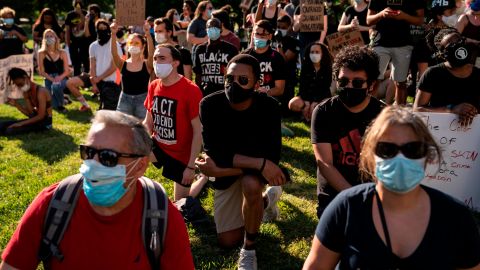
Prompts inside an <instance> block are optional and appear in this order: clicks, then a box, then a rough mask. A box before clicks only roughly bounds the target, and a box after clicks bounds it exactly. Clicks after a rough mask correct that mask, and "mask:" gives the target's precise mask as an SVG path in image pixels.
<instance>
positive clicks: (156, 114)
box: [152, 96, 177, 145]
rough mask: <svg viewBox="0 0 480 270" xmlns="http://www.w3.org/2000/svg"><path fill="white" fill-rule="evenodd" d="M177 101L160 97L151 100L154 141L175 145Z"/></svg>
mask: <svg viewBox="0 0 480 270" xmlns="http://www.w3.org/2000/svg"><path fill="white" fill-rule="evenodd" d="M176 114H177V100H175V99H169V98H166V97H162V96H155V97H154V98H153V106H152V117H153V129H154V131H155V139H156V140H157V141H158V142H160V143H164V144H168V145H172V144H176V143H177V125H176Z"/></svg>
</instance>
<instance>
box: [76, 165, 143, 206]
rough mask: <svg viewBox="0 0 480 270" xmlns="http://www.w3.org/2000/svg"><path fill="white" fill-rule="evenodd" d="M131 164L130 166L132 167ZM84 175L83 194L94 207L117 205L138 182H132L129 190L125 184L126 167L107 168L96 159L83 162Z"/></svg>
mask: <svg viewBox="0 0 480 270" xmlns="http://www.w3.org/2000/svg"><path fill="white" fill-rule="evenodd" d="M139 161H140V159H137V160H135V161H132V162H131V163H130V164H132V163H133V162H135V164H134V165H133V166H132V168H131V169H130V171H131V170H132V169H133V168H135V166H136V165H137V163H138V162H139ZM130 164H129V165H130ZM80 173H81V174H82V175H83V178H84V179H83V192H84V193H85V196H86V197H87V199H88V201H89V202H91V203H92V204H94V205H98V206H103V207H110V206H112V205H114V204H115V203H117V202H118V201H119V200H120V199H121V198H122V197H123V195H125V193H126V192H127V191H128V189H129V188H130V186H131V185H132V184H133V183H135V182H136V181H132V182H131V183H130V184H129V186H128V187H127V188H125V187H124V186H123V185H124V184H125V181H126V177H127V174H128V173H127V172H126V166H125V165H117V166H115V167H107V166H104V165H102V164H100V163H99V162H97V161H96V160H94V159H87V160H84V161H83V164H82V165H81V166H80Z"/></svg>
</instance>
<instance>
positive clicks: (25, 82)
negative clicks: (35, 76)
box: [0, 68, 52, 136]
mask: <svg viewBox="0 0 480 270" xmlns="http://www.w3.org/2000/svg"><path fill="white" fill-rule="evenodd" d="M8 80H9V81H10V83H13V84H14V85H15V86H16V87H18V89H20V90H21V91H22V92H23V98H24V100H25V104H24V105H22V104H20V103H18V102H17V101H16V100H15V99H8V101H7V102H8V104H9V105H12V106H14V107H15V108H17V109H18V110H19V111H20V112H21V113H23V114H24V115H26V116H27V117H28V119H23V120H16V121H15V120H14V121H2V122H0V135H6V136H8V135H16V134H20V133H26V132H34V131H43V130H49V129H51V128H52V97H51V96H50V93H49V92H48V90H47V89H46V88H44V87H41V86H40V85H38V84H36V83H34V82H32V81H31V80H30V77H29V76H28V74H27V72H26V71H25V70H23V69H20V68H12V69H10V70H9V71H8Z"/></svg>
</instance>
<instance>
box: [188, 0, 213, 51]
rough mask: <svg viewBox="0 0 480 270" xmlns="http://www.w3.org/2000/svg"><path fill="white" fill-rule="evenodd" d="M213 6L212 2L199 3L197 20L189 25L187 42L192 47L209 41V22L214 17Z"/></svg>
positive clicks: (196, 13)
mask: <svg viewBox="0 0 480 270" xmlns="http://www.w3.org/2000/svg"><path fill="white" fill-rule="evenodd" d="M212 12H213V6H212V3H210V1H202V2H200V3H198V6H197V9H196V10H195V18H194V19H193V20H192V22H191V23H190V24H189V25H188V28H187V41H188V43H190V44H191V45H199V44H202V43H205V42H207V41H208V36H207V21H208V19H210V18H211V17H212Z"/></svg>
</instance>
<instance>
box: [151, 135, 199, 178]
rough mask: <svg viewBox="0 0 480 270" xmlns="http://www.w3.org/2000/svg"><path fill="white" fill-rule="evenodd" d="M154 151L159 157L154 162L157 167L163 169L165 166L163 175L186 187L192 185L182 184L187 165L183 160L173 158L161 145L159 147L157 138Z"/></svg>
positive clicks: (156, 156)
mask: <svg viewBox="0 0 480 270" xmlns="http://www.w3.org/2000/svg"><path fill="white" fill-rule="evenodd" d="M152 152H153V154H154V155H155V158H156V159H157V161H156V162H152V164H153V166H155V167H156V168H157V169H161V168H162V167H163V171H162V175H163V176H164V177H165V178H167V179H170V180H173V181H174V182H176V183H178V184H180V185H181V186H184V187H190V186H191V185H184V184H182V179H183V172H184V171H185V169H186V168H187V165H185V164H183V163H182V162H180V161H178V160H176V159H174V158H172V157H171V156H169V155H168V154H167V153H165V152H164V151H163V150H162V149H161V148H160V147H158V145H157V143H156V142H155V140H154V141H153V147H152Z"/></svg>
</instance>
